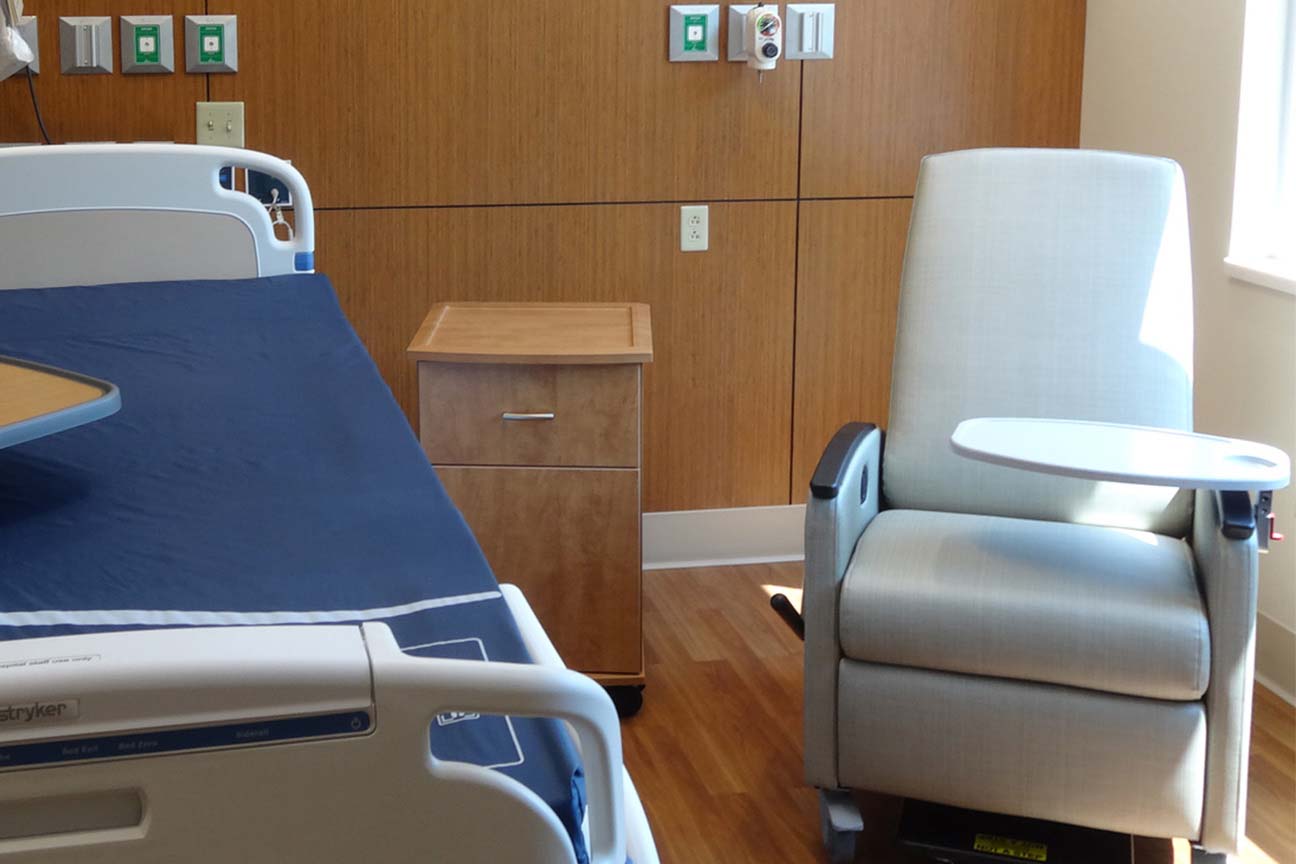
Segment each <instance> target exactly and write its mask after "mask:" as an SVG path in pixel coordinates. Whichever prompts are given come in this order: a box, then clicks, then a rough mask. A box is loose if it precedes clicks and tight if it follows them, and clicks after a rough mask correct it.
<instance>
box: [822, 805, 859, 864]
mask: <svg viewBox="0 0 1296 864" xmlns="http://www.w3.org/2000/svg"><path fill="white" fill-rule="evenodd" d="M863 830H864V817H863V816H862V815H860V810H859V806H858V805H857V804H856V803H855V798H854V797H853V796H852V795H851V793H850V790H847V789H820V790H819V833H820V836H821V837H822V838H823V844H824V848H825V849H827V850H828V860H829V861H830V862H831V864H850V862H852V861H854V860H855V839H856V837H857V836H858V835H859V832H861V831H863Z"/></svg>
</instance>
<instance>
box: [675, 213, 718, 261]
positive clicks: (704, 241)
mask: <svg viewBox="0 0 1296 864" xmlns="http://www.w3.org/2000/svg"><path fill="white" fill-rule="evenodd" d="M710 248H711V208H710V207H709V206H707V205H706V204H696V205H693V204H686V205H684V206H683V207H681V208H680V251H681V252H705V251H707V250H708V249H710Z"/></svg>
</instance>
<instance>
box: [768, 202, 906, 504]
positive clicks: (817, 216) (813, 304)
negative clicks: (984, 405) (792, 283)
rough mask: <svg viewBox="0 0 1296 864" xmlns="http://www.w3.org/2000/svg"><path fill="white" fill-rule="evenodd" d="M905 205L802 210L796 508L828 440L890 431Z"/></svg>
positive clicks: (807, 206)
mask: <svg viewBox="0 0 1296 864" xmlns="http://www.w3.org/2000/svg"><path fill="white" fill-rule="evenodd" d="M911 205H912V202H911V201H910V200H909V199H907V198H901V199H889V200H880V201H863V200H856V201H804V202H802V203H801V231H800V244H801V249H800V254H799V255H798V266H797V269H798V273H797V314H796V322H797V324H796V329H797V339H796V389H795V399H794V403H795V408H794V410H793V414H792V416H793V428H792V490H791V497H792V502H793V503H798V504H799V503H801V502H803V501H805V499H806V490H807V489H808V488H809V485H810V475H811V474H813V473H814V468H815V465H816V464H817V463H818V461H819V456H820V455H821V454H822V453H823V449H824V447H825V445H827V443H828V440H829V439H830V438H832V436H833V433H835V432H836V431H837V430H838V429H839V428H841V426H842V424H844V423H849V422H851V421H853V420H859V421H863V422H866V423H876V424H878V425H879V426H883V427H885V424H886V421H887V406H888V403H889V402H890V399H891V357H892V353H893V351H894V348H895V329H896V304H897V301H898V299H899V295H900V269H901V266H902V264H903V262H904V249H905V240H906V237H907V235H908V232H909V211H910V209H911Z"/></svg>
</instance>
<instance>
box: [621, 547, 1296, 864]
mask: <svg viewBox="0 0 1296 864" xmlns="http://www.w3.org/2000/svg"><path fill="white" fill-rule="evenodd" d="M800 585H801V566H800V565H799V564H772V565H753V566H746V567H721V568H709V569H697V570H675V571H655V572H648V573H645V574H644V634H645V639H646V646H645V661H646V664H647V675H648V689H647V690H646V691H645V693H644V696H645V702H644V708H643V710H642V711H641V712H640V714H639V715H638V716H637V717H634V718H632V719H629V720H627V721H625V722H624V723H623V726H622V732H623V735H624V745H625V761H626V766H627V767H628V768H629V769H630V773H631V775H632V776H633V777H634V779H635V785H636V786H637V787H638V789H639V793H640V796H641V797H642V798H643V801H644V806H645V807H646V809H647V811H648V819H649V821H650V822H651V823H652V826H653V831H654V834H655V836H656V840H657V845H658V849H659V851H660V853H661V858H662V861H664V862H666V864H676V862H679V864H732V862H756V864H760V862H770V864H775V862H778V864H818V862H823V861H825V860H826V859H825V857H824V854H823V852H822V849H821V847H820V843H819V823H818V818H819V817H818V802H817V799H816V796H815V793H814V790H812V789H810V788H809V787H808V786H806V785H805V783H804V782H803V781H802V779H801V776H802V768H801V642H800V641H799V640H798V639H797V638H796V636H794V635H793V634H792V632H791V631H790V630H789V629H788V628H787V627H786V626H784V625H783V624H782V622H781V621H779V619H778V618H777V616H776V615H775V614H774V612H773V611H772V610H771V609H770V608H769V595H770V593H771V592H773V591H775V590H780V589H788V592H789V594H790V596H792V598H793V600H794V602H798V603H799V601H800V596H799V590H797V589H799V588H800ZM1293 754H1296V708H1293V707H1292V706H1291V705H1288V704H1287V703H1285V702H1283V701H1282V700H1281V699H1279V698H1278V697H1277V696H1275V695H1274V694H1273V693H1271V692H1269V691H1268V690H1265V689H1264V688H1263V687H1257V688H1256V698H1255V710H1254V718H1253V733H1252V749H1251V782H1250V789H1249V800H1250V810H1249V816H1250V818H1249V820H1248V824H1247V834H1248V840H1247V844H1246V847H1245V848H1244V850H1243V855H1242V861H1243V862H1244V864H1296V755H1293ZM857 797H858V799H859V802H860V806H861V809H862V810H863V812H864V817H865V818H864V821H865V825H866V826H867V827H866V831H865V833H864V835H862V836H861V838H860V843H859V846H858V849H857V854H856V861H858V862H862V861H867V862H870V864H912V862H913V861H914V860H916V859H914V858H911V857H908V856H907V855H906V854H905V853H904V852H902V851H901V850H899V849H898V848H896V846H895V842H894V837H895V830H896V827H897V825H898V823H899V816H900V802H899V801H897V800H896V799H893V798H888V797H886V796H881V795H869V794H861V795H859V796H857ZM1134 849H1135V862H1136V864H1189V859H1190V850H1189V846H1188V844H1187V843H1185V842H1183V841H1181V840H1180V841H1175V842H1173V843H1171V842H1167V841H1165V840H1152V839H1148V838H1136V840H1135V842H1134Z"/></svg>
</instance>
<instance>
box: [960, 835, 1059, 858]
mask: <svg viewBox="0 0 1296 864" xmlns="http://www.w3.org/2000/svg"><path fill="white" fill-rule="evenodd" d="M972 850H973V851H974V852H989V853H990V854H991V855H1004V856H1007V857H1009V858H1020V859H1021V860H1023V861H1047V860H1048V846H1046V845H1045V844H1043V843H1035V842H1033V841H1030V840H1013V839H1012V838H1011V837H996V836H994V835H993V834H978V835H976V842H974V843H973V844H972Z"/></svg>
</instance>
